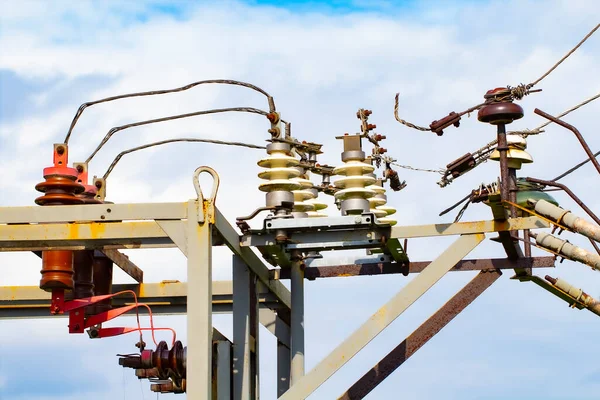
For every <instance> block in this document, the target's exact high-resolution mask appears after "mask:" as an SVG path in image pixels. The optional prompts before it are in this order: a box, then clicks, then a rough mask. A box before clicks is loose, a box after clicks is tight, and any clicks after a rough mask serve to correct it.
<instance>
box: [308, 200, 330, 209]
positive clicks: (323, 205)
mask: <svg viewBox="0 0 600 400" xmlns="http://www.w3.org/2000/svg"><path fill="white" fill-rule="evenodd" d="M306 202H307V203H310V204H312V205H314V206H315V210H324V209H326V208H327V204H326V203H323V202H322V201H320V200H319V199H318V198H317V199H310V200H306Z"/></svg>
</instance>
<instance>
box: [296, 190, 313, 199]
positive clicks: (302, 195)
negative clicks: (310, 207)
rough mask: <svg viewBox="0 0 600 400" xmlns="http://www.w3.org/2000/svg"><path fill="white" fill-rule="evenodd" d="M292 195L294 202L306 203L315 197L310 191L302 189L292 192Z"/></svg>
mask: <svg viewBox="0 0 600 400" xmlns="http://www.w3.org/2000/svg"><path fill="white" fill-rule="evenodd" d="M292 193H294V200H296V201H306V200H309V199H312V198H314V196H315V195H314V194H313V193H312V192H311V191H309V190H303V189H300V190H294V191H293V192H292Z"/></svg>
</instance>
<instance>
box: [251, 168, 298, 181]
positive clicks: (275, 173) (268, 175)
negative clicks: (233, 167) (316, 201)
mask: <svg viewBox="0 0 600 400" xmlns="http://www.w3.org/2000/svg"><path fill="white" fill-rule="evenodd" d="M299 175H300V172H298V170H296V169H294V168H286V167H277V168H269V169H267V170H265V171H261V172H259V173H258V177H259V178H260V179H269V180H274V179H290V178H294V177H297V176H299Z"/></svg>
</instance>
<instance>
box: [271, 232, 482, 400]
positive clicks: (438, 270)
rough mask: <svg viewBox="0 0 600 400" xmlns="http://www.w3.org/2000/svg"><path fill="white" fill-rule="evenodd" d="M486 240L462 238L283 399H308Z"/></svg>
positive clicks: (472, 236) (474, 236)
mask: <svg viewBox="0 0 600 400" xmlns="http://www.w3.org/2000/svg"><path fill="white" fill-rule="evenodd" d="M484 238H485V235H483V234H473V235H463V236H461V237H460V238H459V239H458V240H457V241H456V242H454V243H453V244H452V245H451V246H450V247H449V248H448V249H446V250H445V251H444V252H443V253H442V254H441V255H440V256H439V257H438V258H437V259H435V260H434V261H433V262H432V263H431V264H430V265H429V266H428V267H427V268H425V270H424V271H423V272H421V273H420V274H419V275H417V276H416V277H415V278H414V279H413V280H411V281H410V282H409V283H408V284H407V285H406V286H404V287H403V288H402V290H400V291H399V292H398V293H397V294H396V295H395V296H394V297H393V298H392V299H391V300H390V301H388V302H387V303H386V304H385V305H384V306H383V307H382V308H381V309H379V311H377V312H376V313H375V314H373V315H372V316H371V318H369V319H368V320H367V321H366V322H365V323H364V324H363V325H362V326H361V327H360V328H358V329H357V330H356V331H354V332H353V333H352V334H351V335H350V336H349V337H348V338H347V339H346V340H344V342H343V343H341V344H340V345H339V346H338V347H336V348H335V349H334V350H333V351H332V352H331V353H330V354H329V355H328V356H326V357H325V359H323V360H321V362H320V363H319V364H318V365H317V366H316V367H314V368H313V369H312V370H311V371H310V372H309V373H308V374H307V375H305V376H304V377H303V378H302V379H300V381H298V382H297V383H296V384H295V385H293V386H292V387H291V388H290V389H289V390H288V391H287V392H285V393H284V394H283V396H281V399H282V400H296V399H304V398H306V397H308V396H309V395H310V394H311V393H313V391H314V390H315V389H317V388H318V387H319V386H321V385H322V384H323V383H324V382H325V381H326V380H327V379H329V378H330V377H331V376H332V375H333V374H334V373H335V372H336V371H337V370H339V369H340V368H341V367H342V366H343V365H344V364H346V362H348V361H349V360H350V359H351V358H352V357H354V356H355V355H356V354H357V353H358V352H359V351H360V350H361V349H362V348H363V347H364V346H366V345H367V344H368V343H369V342H370V341H371V340H372V339H373V338H375V337H376V336H377V335H378V334H379V333H381V331H382V330H383V329H385V327H387V326H388V325H389V324H390V323H391V322H392V321H394V320H395V319H396V318H397V317H398V316H399V315H400V314H402V313H403V312H404V311H405V310H406V309H407V308H408V307H410V306H411V305H412V304H413V303H414V302H415V301H416V300H417V299H418V298H419V297H421V296H422V295H423V294H424V293H425V292H426V291H427V290H429V289H430V288H431V287H432V286H433V285H434V284H435V283H436V282H437V281H438V280H440V279H441V278H442V277H443V276H444V275H445V274H446V272H448V271H449V270H450V269H451V268H452V266H454V265H455V264H456V263H457V262H458V261H460V260H461V259H462V258H463V257H465V256H466V255H467V254H469V253H470V252H471V250H473V249H474V248H475V247H477V245H478V244H479V243H481V242H482V241H483V239H484Z"/></svg>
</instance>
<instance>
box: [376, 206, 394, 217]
mask: <svg viewBox="0 0 600 400" xmlns="http://www.w3.org/2000/svg"><path fill="white" fill-rule="evenodd" d="M377 209H379V210H383V211H385V212H386V214H387V215H392V214H396V209H395V208H394V207H392V206H387V205H386V206H379V207H377Z"/></svg>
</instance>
